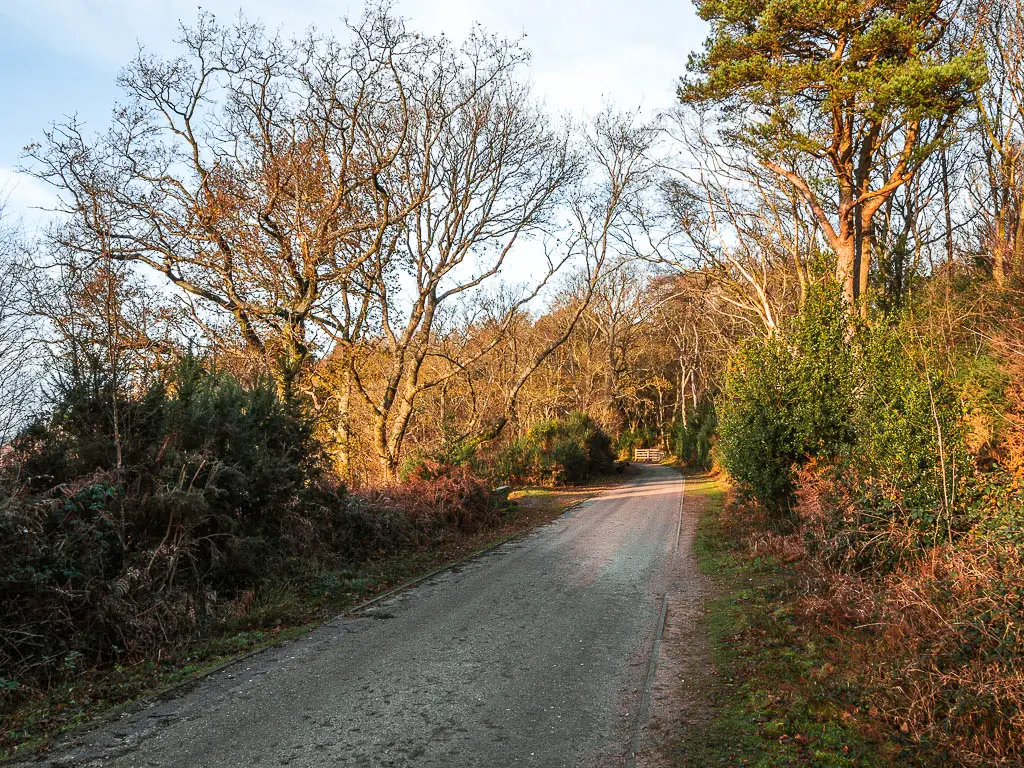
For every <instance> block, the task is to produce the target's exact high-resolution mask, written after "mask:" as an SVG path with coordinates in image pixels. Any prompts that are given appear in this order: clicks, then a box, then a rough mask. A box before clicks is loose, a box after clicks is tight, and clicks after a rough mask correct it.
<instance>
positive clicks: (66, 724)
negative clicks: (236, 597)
mask: <svg viewBox="0 0 1024 768" xmlns="http://www.w3.org/2000/svg"><path fill="white" fill-rule="evenodd" d="M623 479H624V476H623V475H617V476H612V477H608V478H604V479H602V480H600V481H598V482H595V483H593V484H590V485H587V486H580V487H573V488H564V489H548V488H527V489H522V490H519V491H514V492H513V493H512V494H510V496H509V498H510V500H511V501H515V502H516V503H515V504H514V505H513V506H512V507H511V508H510V511H509V513H508V514H506V515H505V516H504V517H503V518H502V521H501V523H500V525H499V526H498V527H494V528H491V529H489V530H486V531H481V532H480V533H478V534H475V535H472V536H460V537H453V538H451V539H449V540H447V541H443V542H440V543H439V544H438V545H437V546H434V547H432V548H430V549H424V550H415V551H408V552H404V553H401V554H399V555H396V556H394V557H389V558H386V559H380V560H376V561H371V562H367V563H364V564H361V565H359V566H355V567H351V568H344V569H339V570H332V571H322V572H320V573H317V574H315V575H313V576H311V577H310V578H309V579H306V580H303V581H302V582H298V583H278V584H271V585H266V586H265V587H263V588H262V589H259V590H256V591H254V592H253V594H252V599H251V600H249V601H248V602H247V604H246V605H245V607H244V612H240V613H239V615H237V616H234V617H231V618H229V619H227V620H225V621H223V622H221V623H219V624H218V625H216V626H214V627H211V628H210V629H209V631H208V632H207V634H206V635H205V636H204V637H201V638H197V639H196V640H194V641H193V642H191V643H190V644H188V645H187V646H185V647H184V648H183V649H179V650H178V651H177V652H176V653H175V654H169V655H161V656H160V657H159V658H156V659H146V660H144V661H140V662H138V663H137V664H134V665H131V666H124V667H117V668H115V669H114V670H113V671H110V670H96V669H91V668H89V666H88V664H87V663H86V661H87V660H83V659H68V660H67V662H66V663H68V664H78V665H80V667H81V668H80V670H78V671H79V672H80V674H79V675H78V676H77V679H76V681H75V682H73V683H67V684H63V685H60V686H57V687H55V688H53V689H51V690H50V691H47V692H46V693H45V694H44V695H40V696H38V697H35V698H33V699H30V700H29V701H27V702H26V703H25V704H24V705H23V706H21V707H20V708H19V709H17V710H15V711H14V712H11V713H9V714H8V715H5V717H4V722H3V725H2V728H0V760H2V759H4V758H5V757H10V756H12V755H14V754H15V753H18V754H24V753H25V752H28V751H31V750H34V749H45V746H46V743H47V741H48V740H49V739H51V738H52V737H53V736H55V735H57V734H58V733H60V732H62V731H65V730H68V729H70V728H74V727H76V726H78V725H80V724H82V723H84V722H87V721H89V720H92V719H94V718H96V717H99V716H101V715H104V714H107V713H109V712H111V711H114V710H118V709H120V708H122V707H125V706H130V705H131V704H132V702H134V701H137V700H139V699H147V698H151V697H154V696H158V695H160V694H161V693H163V692H167V691H168V690H170V689H173V688H176V687H177V686H180V685H182V684H186V683H188V682H189V681H191V680H195V679H196V678H198V677H200V676H202V675H204V674H206V673H208V672H210V671H211V670H214V669H217V668H218V667H220V666H222V665H224V664H226V663H229V662H230V661H232V660H235V659H237V658H239V657H241V656H244V655H246V654H249V653H252V652H254V651H259V650H261V649H263V648H267V647H270V646H273V645H276V644H278V643H281V642H284V641H286V640H290V639H293V638H296V637H299V636H301V635H303V634H305V633H307V632H309V631H311V630H313V629H315V628H316V627H318V626H320V624H322V623H323V622H324V621H326V620H327V619H330V618H332V617H334V616H337V615H339V614H342V613H345V612H347V611H349V610H351V609H352V608H353V607H354V606H356V605H358V604H360V603H362V602H364V601H366V600H369V599H371V598H373V597H376V596H378V595H381V594H384V593H386V592H388V591H389V590H393V589H395V588H397V587H400V586H401V585H402V584H405V583H407V582H409V581H412V580H415V579H417V578H419V577H421V576H424V575H426V574H428V573H430V572H431V571H434V570H436V569H438V568H441V567H444V566H447V565H452V564H455V563H459V562H461V561H463V560H465V559H467V558H469V557H471V556H472V555H474V554H475V553H477V552H479V551H480V550H484V549H488V548H491V547H494V546H497V545H498V544H501V543H502V542H504V541H507V540H509V539H511V538H514V537H516V536H518V535H520V534H523V533H525V532H527V531H530V530H532V529H533V528H536V527H537V526H539V525H543V524H545V523H547V522H550V521H551V520H553V519H554V518H556V517H558V516H559V515H560V514H562V512H564V511H565V509H566V508H567V507H569V506H571V505H572V504H575V503H577V502H579V501H582V500H583V499H587V498H590V497H592V496H595V495H596V494H598V493H600V492H601V491H602V490H605V489H607V488H609V487H612V486H613V485H615V484H618V483H621V482H622V481H623Z"/></svg>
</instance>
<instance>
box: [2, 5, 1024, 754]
mask: <svg viewBox="0 0 1024 768" xmlns="http://www.w3.org/2000/svg"><path fill="white" fill-rule="evenodd" d="M694 3H695V5H696V7H697V10H698V12H699V14H700V16H701V17H702V18H703V19H704V20H705V21H707V22H708V24H709V26H710V33H709V37H708V39H707V40H706V42H705V47H704V49H703V50H702V51H700V52H697V53H694V54H692V55H691V57H690V63H689V65H688V67H687V71H686V72H685V73H682V72H681V73H680V81H679V87H678V100H677V102H676V103H675V104H666V105H664V111H663V112H662V113H661V114H660V115H659V116H657V118H656V119H653V120H651V121H647V120H645V119H644V118H642V117H641V116H640V115H639V114H637V113H630V112H621V111H619V110H617V109H616V108H613V107H609V108H608V109H606V110H605V111H604V112H602V113H601V114H599V115H597V116H596V117H594V118H593V119H591V120H589V121H587V122H578V121H576V122H574V121H572V120H569V119H568V118H564V117H560V116H558V115H557V113H556V112H555V110H553V109H551V108H550V107H548V106H545V105H543V104H541V103H540V101H539V100H538V99H537V98H535V96H534V95H533V94H532V93H531V86H530V84H529V81H528V79H527V78H526V70H525V65H526V63H527V60H528V57H529V52H528V50H527V49H526V48H524V46H523V43H522V41H506V40H503V39H499V38H496V37H493V36H491V35H489V34H488V33H487V32H486V31H485V30H482V29H478V30H477V31H476V32H475V33H474V34H473V35H472V36H471V37H470V38H469V39H467V40H465V41H452V40H449V39H446V38H441V37H431V36H427V35H423V34H420V33H418V32H417V31H416V30H414V29H411V28H408V27H407V25H406V22H405V21H404V20H403V19H402V18H400V17H399V16H398V15H397V14H396V13H395V12H394V11H393V10H391V9H390V8H389V7H388V6H387V5H369V6H367V7H366V8H365V9H364V10H363V11H362V13H361V15H357V16H355V17H353V19H352V20H351V21H350V22H349V25H348V28H347V33H346V34H345V35H343V36H338V37H335V36H331V35H326V34H323V33H320V32H316V31H310V32H308V33H306V34H303V35H300V36H298V37H289V36H286V35H284V34H283V33H276V32H274V31H272V30H268V29H266V28H264V27H263V26H261V25H260V24H259V23H257V22H250V21H246V20H244V19H238V20H234V21H231V22H223V21H221V20H219V19H216V18H214V17H213V16H211V15H207V14H200V15H198V16H197V17H196V18H195V19H193V20H189V21H186V22H184V23H183V25H182V27H181V28H180V30H178V32H177V48H176V50H177V52H178V53H177V55H176V56H175V57H172V58H162V57H158V56H155V55H151V54H149V53H147V52H146V51H145V50H143V51H141V52H140V53H139V55H138V56H137V57H136V58H135V59H134V60H132V61H130V62H128V63H127V64H126V66H125V68H124V69H123V71H122V73H121V75H120V77H119V81H118V84H119V86H120V92H121V99H120V101H119V103H118V104H116V105H112V111H111V115H110V120H109V122H108V123H107V124H106V125H102V126H85V125H82V124H79V123H78V122H77V121H76V120H75V119H65V120H62V121H58V122H55V123H53V124H52V125H50V126H49V127H43V126H41V127H40V137H39V138H38V141H36V142H35V143H32V144H30V145H29V146H28V147H27V148H26V151H25V157H24V169H25V170H26V171H27V172H28V173H31V174H32V175H34V176H35V177H36V178H37V179H39V180H41V181H43V182H45V183H47V184H48V185H50V186H51V187H52V189H53V191H54V193H55V195H56V198H57V199H58V200H59V204H58V207H57V210H55V211H53V212H52V216H51V220H50V223H49V225H48V226H47V227H46V228H45V229H44V230H43V231H42V232H41V233H39V234H38V235H36V234H33V235H31V236H30V235H29V233H27V232H25V231H24V229H23V227H22V226H21V224H20V223H19V222H18V221H17V220H14V219H13V218H12V217H10V216H7V217H5V218H3V219H2V231H0V714H2V715H4V716H5V717H8V716H9V717H12V718H15V719H16V718H22V719H20V720H18V722H19V723H22V725H19V726H17V727H12V728H10V729H4V732H3V733H0V752H2V748H6V749H13V748H15V747H17V746H18V743H19V742H20V741H22V740H24V739H26V738H28V735H29V734H30V732H31V728H30V727H29V726H25V725H24V722H25V720H24V717H25V714H24V713H26V712H37V711H38V710H39V708H40V707H44V706H47V705H46V702H48V701H50V702H52V700H53V699H52V698H51V697H52V696H53V695H54V692H55V691H56V692H59V691H62V690H63V691H65V693H66V692H67V691H69V690H72V688H69V686H72V685H73V684H75V685H77V683H73V681H78V680H81V679H82V676H83V675H85V677H86V678H87V679H89V680H91V681H93V682H94V683H95V681H97V680H109V679H111V678H112V677H113V678H117V677H118V676H123V675H124V674H126V673H125V672H124V670H126V669H133V668H136V667H138V666H139V665H141V664H152V663H153V660H154V659H158V658H160V659H164V658H168V659H183V658H185V656H186V654H187V653H189V652H190V651H189V649H191V648H194V647H195V644H196V643H197V642H199V639H202V638H209V637H210V636H213V635H216V634H217V633H219V632H221V633H222V632H223V631H224V627H225V626H229V627H230V628H231V629H232V631H236V632H237V631H239V630H240V629H245V630H246V631H250V632H255V631H257V630H260V631H262V630H265V629H266V628H268V627H273V626H275V625H279V624H281V623H282V622H285V623H287V622H288V621H290V620H292V621H294V620H295V619H289V618H288V616H287V606H288V605H290V603H289V600H290V597H289V596H290V595H291V592H293V591H299V592H301V591H303V590H305V591H309V590H311V589H312V590H313V591H315V592H317V593H326V592H330V591H331V590H340V591H346V590H349V589H351V588H352V584H353V583H354V582H355V581H358V579H359V576H358V574H359V572H360V571H359V569H360V568H361V567H363V566H364V565H365V564H367V563H372V562H375V561H378V560H380V559H381V558H384V557H388V556H392V555H396V554H401V553H405V552H412V551H421V550H425V549H430V548H431V547H436V546H438V545H439V543H441V542H445V541H450V540H453V539H458V538H459V537H462V536H467V535H473V534H477V533H479V532H481V531H486V530H489V529H491V528H493V527H495V526H498V525H500V524H501V522H502V521H503V520H506V519H507V518H508V516H509V515H514V514H515V511H514V509H511V510H510V509H509V508H508V507H507V506H505V505H504V504H503V503H502V499H501V495H500V494H498V495H496V494H494V492H493V491H494V489H495V488H498V487H501V486H513V487H522V486H553V485H565V484H579V483H586V482H588V481H590V480H593V479H594V478H597V477H600V476H602V475H604V474H607V473H609V472H612V471H613V470H614V468H615V466H616V462H617V461H621V460H628V459H629V458H630V457H631V456H632V451H633V449H634V448H643V447H647V448H654V447H659V448H663V449H664V450H665V451H666V452H667V453H668V454H670V455H671V456H673V457H675V459H676V461H677V463H678V465H679V466H680V468H681V469H683V471H718V472H721V473H724V475H726V476H727V477H728V479H729V482H730V485H731V489H732V490H731V494H730V495H731V499H730V502H729V504H728V506H727V508H726V510H725V512H724V513H723V517H722V519H721V521H720V525H721V526H722V531H723V532H725V534H726V535H727V536H728V538H729V539H730V546H731V547H732V550H733V552H734V554H735V556H736V557H737V558H740V559H744V558H745V559H749V560H752V559H765V558H767V559H774V561H777V562H781V563H785V564H786V565H787V567H788V568H790V570H791V571H792V579H791V582H790V583H789V586H788V587H787V588H788V589H789V590H790V595H791V597H792V601H791V603H790V604H789V609H788V610H791V612H792V613H793V615H794V616H795V617H796V618H795V619H794V621H798V622H800V623H801V624H800V625H801V626H802V627H804V629H803V630H801V631H807V632H813V633H817V634H816V635H815V636H816V637H819V636H820V637H822V638H828V642H830V643H833V644H834V645H835V647H836V648H838V650H837V651H836V656H835V658H834V659H832V661H831V662H830V664H829V667H830V668H831V669H830V671H829V672H828V673H827V676H828V677H829V681H826V682H825V683H821V681H820V680H818V678H815V680H816V681H818V682H814V684H815V685H819V684H820V685H826V684H828V685H834V686H835V688H836V690H838V689H840V688H841V689H842V692H843V693H842V696H843V697H845V699H844V700H842V701H840V702H839V703H838V704H837V703H835V701H838V699H830V702H832V703H830V705H829V706H830V707H832V709H830V710H829V712H828V713H823V714H822V713H817V712H815V713H812V717H814V718H817V717H820V718H824V719H823V720H821V722H822V723H824V722H825V721H826V720H828V719H829V718H832V719H837V720H842V723H843V724H844V725H843V727H848V728H849V729H851V731H856V732H857V733H859V734H861V735H862V736H863V738H864V739H865V740H866V741H867V742H868V743H872V744H875V745H876V747H877V749H878V754H880V755H883V756H885V755H888V756H889V758H888V759H889V760H890V762H888V763H886V762H884V760H883V759H882V758H879V760H881V762H879V763H878V764H880V765H881V764H898V765H965V766H966V765H975V766H1019V765H1021V764H1024V301H1022V299H1024V293H1022V289H1024V64H1022V62H1024V0H835V1H833V2H828V3H821V2H816V1H815V0H694ZM311 585H312V586H311ZM282 606H284V607H282ZM822 642H824V641H822ZM830 647H831V646H830ZM74 690H77V691H79V693H78V694H76V695H78V696H79V698H81V695H82V694H81V689H74ZM837 696H838V694H837ZM11 722H14V720H13V719H12V721H11ZM23 726H24V728H23ZM26 729H27V730H26ZM822 730H823V731H824V725H823V727H822ZM787 738H788V737H787ZM821 749H825V747H824V746H823V747H821ZM800 754H801V755H804V757H803V758H801V759H802V760H803V762H796V763H782V762H779V763H763V764H764V765H776V764H779V765H783V764H786V765H789V764H799V765H846V764H850V765H852V764H854V763H852V762H848V763H843V762H842V759H845V758H843V757H842V756H841V755H839V756H837V757H835V762H828V761H827V760H825V758H821V761H822V762H814V760H817V759H818V758H813V759H812V757H809V756H808V755H809V753H808V752H806V751H805V752H801V753H800ZM894 756H895V757H894ZM829 759H832V758H829ZM858 764H865V765H866V764H874V763H869V762H864V763H858Z"/></svg>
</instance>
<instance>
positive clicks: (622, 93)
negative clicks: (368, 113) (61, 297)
mask: <svg viewBox="0 0 1024 768" xmlns="http://www.w3.org/2000/svg"><path fill="white" fill-rule="evenodd" d="M394 5H395V8H396V10H397V11H398V12H399V13H400V14H401V15H403V16H405V17H407V18H408V19H409V22H410V25H411V26H413V27H414V28H417V29H421V30H423V31H425V32H428V33H440V32H444V33H446V34H447V35H449V36H450V37H452V38H454V39H461V38H462V37H464V35H465V33H466V31H467V30H468V29H469V27H470V25H471V24H472V23H473V22H478V23H480V24H482V25H483V26H484V27H485V28H486V29H487V30H488V31H491V32H494V33H497V34H500V35H503V36H506V37H518V36H519V35H521V34H524V33H525V34H526V41H525V44H526V47H527V48H529V49H530V50H531V51H532V53H533V62H532V66H531V76H532V79H533V82H534V84H535V86H536V90H537V92H538V93H539V94H540V95H541V96H542V97H543V98H544V99H545V100H546V101H547V103H548V105H549V106H550V107H551V108H553V109H555V110H557V111H566V112H570V113H573V114H575V115H584V114H588V113H594V112H596V111H598V110H599V109H601V107H602V106H603V105H604V104H606V103H612V104H614V105H617V106H619V107H621V108H623V109H636V108H643V109H644V110H645V111H647V112H655V111H657V110H660V109H663V108H666V107H668V106H670V105H671V103H672V95H673V91H674V87H675V79H676V78H677V77H679V75H681V74H682V73H683V71H684V68H685V64H686V58H687V55H688V54H689V52H690V51H693V50H696V49H698V48H699V47H700V45H701V41H702V40H703V38H704V36H705V34H706V28H705V27H704V25H703V23H702V22H701V21H700V20H699V19H697V18H696V15H695V13H694V11H693V8H692V5H691V4H690V3H689V2H688V1H687V0H677V2H674V3H668V2H658V1H657V0H632V2H628V3H626V2H622V0H593V1H592V2H586V1H585V0H561V1H560V0H549V2H539V1H537V0H522V2H500V1H496V0H399V1H398V2H395V3H394ZM199 7H202V8H203V9H205V10H209V11H212V12H214V13H215V14H217V15H218V16H221V17H230V16H233V15H235V14H237V13H238V11H239V10H240V9H241V10H243V11H244V13H245V15H246V16H247V17H248V18H250V19H259V20H261V21H263V22H264V23H265V24H267V25H268V26H270V27H273V28H278V27H279V28H282V29H283V30H284V31H286V32H288V31H300V30H302V29H304V28H305V27H307V26H309V25H315V26H317V27H319V28H321V29H325V30H326V29H333V28H338V27H339V26H340V19H341V18H342V17H343V16H345V15H346V14H350V15H353V16H354V15H357V14H358V13H359V11H360V9H361V8H362V4H361V3H358V2H328V1H327V0H290V1H289V2H283V1H276V2H275V1H274V0H248V1H247V2H244V3H239V1H238V0H206V2H202V3H198V4H197V3H196V2H195V0H192V1H191V2H188V1H187V0H160V1H159V2H157V1H156V0H0V72H2V75H0V104H2V105H3V117H2V118H0V199H6V202H7V210H8V213H11V214H14V215H15V216H23V217H24V218H25V219H26V222H33V221H38V220H39V219H40V214H39V213H37V212H34V211H33V207H34V206H39V205H45V202H46V200H47V195H48V192H47V191H46V190H45V189H44V188H42V187H41V186H40V185H39V184H38V183H37V182H35V181H34V180H32V179H30V178H25V177H23V176H21V175H20V174H18V173H17V172H16V168H17V166H18V165H19V163H20V162H21V152H22V147H24V146H25V145H26V144H28V143H29V142H30V141H33V140H36V139H39V138H41V136H42V133H43V131H44V130H45V128H46V126H47V125H48V124H50V123H52V122H53V121H55V120H59V119H60V118H61V117H62V116H64V115H70V114H76V113H77V114H78V115H79V116H80V117H81V118H82V119H84V120H85V121H86V122H87V124H88V125H89V126H90V127H93V128H96V129H100V128H102V127H103V125H104V124H105V123H106V119H107V115H108V114H109V113H110V109H111V107H112V106H113V104H114V102H115V101H116V100H117V98H118V90H117V87H116V84H115V79H116V77H117V73H118V71H119V70H120V68H121V67H122V66H124V65H125V64H126V63H127V62H128V61H129V60H130V59H131V58H132V56H133V55H134V54H135V52H136V50H137V47H138V45H140V44H141V45H143V46H145V47H146V48H147V49H150V50H153V51H157V52H165V53H171V52H172V51H173V47H172V44H171V41H172V39H173V37H174V31H175V28H176V26H177V24H178V21H179V20H185V21H186V22H190V21H191V20H194V19H195V17H196V13H197V10H198V8H199Z"/></svg>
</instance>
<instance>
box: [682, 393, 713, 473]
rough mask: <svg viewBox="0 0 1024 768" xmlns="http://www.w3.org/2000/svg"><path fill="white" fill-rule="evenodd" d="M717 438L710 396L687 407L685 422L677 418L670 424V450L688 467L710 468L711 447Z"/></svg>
mask: <svg viewBox="0 0 1024 768" xmlns="http://www.w3.org/2000/svg"><path fill="white" fill-rule="evenodd" d="M717 438H718V414H717V413H716V411H715V403H714V400H713V399H711V398H705V399H704V400H701V401H700V402H699V403H698V405H697V407H696V408H694V409H689V408H688V409H687V418H686V421H685V423H684V422H683V419H681V418H677V419H676V420H675V422H673V424H672V450H673V452H674V453H675V455H676V456H677V457H678V458H679V460H680V461H681V462H682V463H683V464H685V465H686V466H688V467H694V468H696V469H711V466H712V464H713V463H714V462H713V459H712V449H713V448H714V447H715V445H716V443H717Z"/></svg>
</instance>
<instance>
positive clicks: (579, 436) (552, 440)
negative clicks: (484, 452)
mask: <svg viewBox="0 0 1024 768" xmlns="http://www.w3.org/2000/svg"><path fill="white" fill-rule="evenodd" d="M614 467H615V455H614V453H613V451H612V441H611V438H610V437H609V436H608V435H607V434H606V433H605V432H604V430H602V429H601V428H600V427H599V426H598V425H597V422H595V421H594V420H593V419H592V418H591V417H590V416H588V415H587V414H585V413H583V412H581V411H573V412H571V413H569V414H568V415H567V416H565V417H564V418H560V419H558V418H556V419H547V420H545V421H541V422H539V423H537V424H535V425H534V426H533V427H531V428H530V429H529V431H527V433H526V434H525V435H524V436H523V437H521V438H519V439H518V440H514V441H512V442H511V443H509V444H507V445H505V446H503V447H501V448H500V449H499V450H498V451H496V452H495V453H494V454H493V456H491V457H490V459H489V473H490V474H491V476H492V477H495V478H498V479H500V480H501V481H502V482H507V481H522V482H529V483H537V484H540V485H547V484H572V483H583V482H586V481H587V480H589V479H591V478H593V477H595V476H597V475H600V474H603V473H607V472H610V471H611V470H612V469H614Z"/></svg>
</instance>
